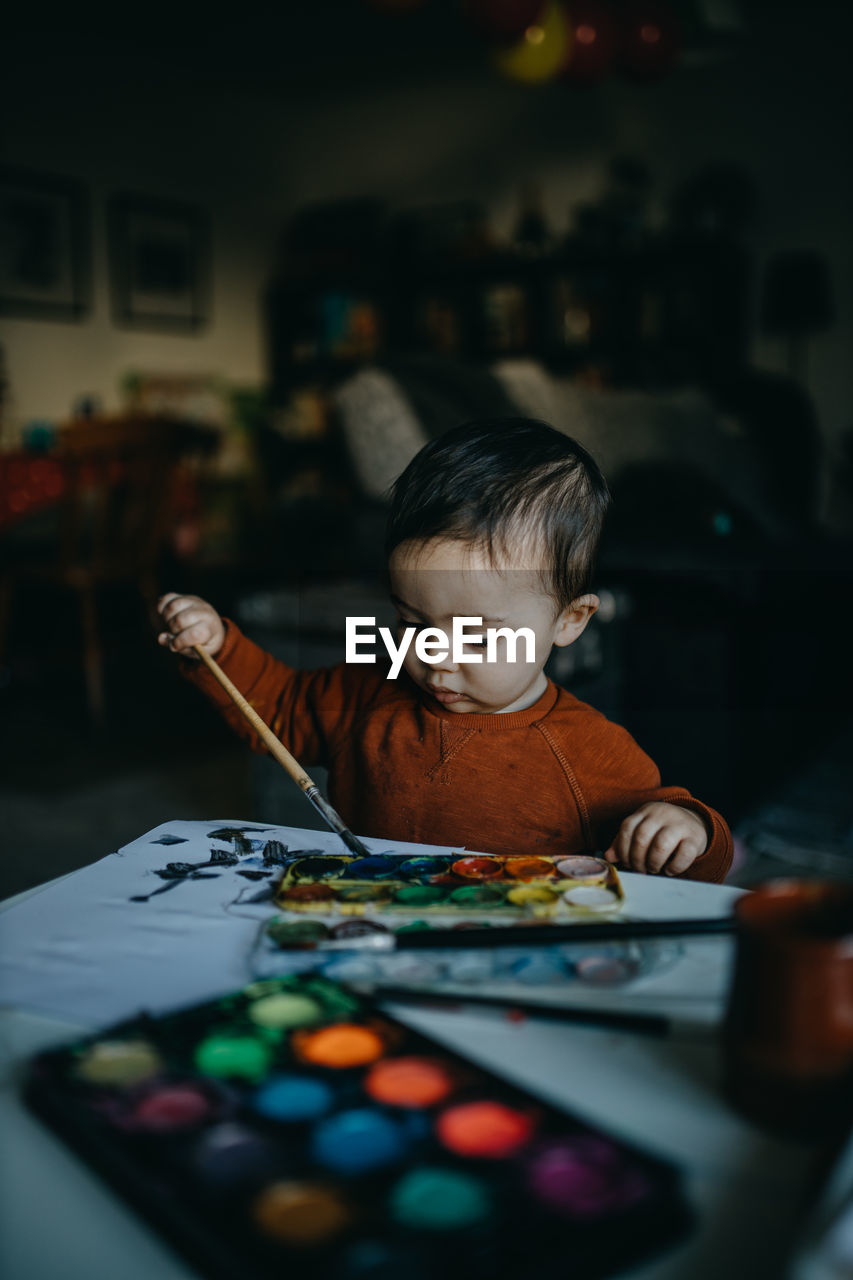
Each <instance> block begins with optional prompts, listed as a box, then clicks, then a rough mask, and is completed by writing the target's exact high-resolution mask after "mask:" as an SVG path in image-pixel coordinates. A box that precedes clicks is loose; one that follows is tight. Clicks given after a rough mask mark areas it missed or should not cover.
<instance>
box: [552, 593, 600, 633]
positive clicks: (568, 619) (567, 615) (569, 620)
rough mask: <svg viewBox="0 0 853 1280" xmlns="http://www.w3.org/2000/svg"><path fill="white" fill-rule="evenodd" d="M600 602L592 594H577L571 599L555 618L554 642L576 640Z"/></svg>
mask: <svg viewBox="0 0 853 1280" xmlns="http://www.w3.org/2000/svg"><path fill="white" fill-rule="evenodd" d="M600 604H601V601H600V600H599V598H598V596H594V595H586V596H578V598H577V600H573V601H572V603H571V604H570V605H569V607H568V609H564V610H563V612H562V613H561V614H560V616H559V618H558V619H557V626H556V631H555V633H554V644H559V645H567V644H571V643H572V642H573V641H574V640H577V638H578V636H579V635H580V633H581V632H582V631H583V629H584V627H585V626H586V624H587V623H588V622H589V620H590V618H591V617H592V615H593V614H594V613H595V611H596V609H597V608H598V606H599V605H600Z"/></svg>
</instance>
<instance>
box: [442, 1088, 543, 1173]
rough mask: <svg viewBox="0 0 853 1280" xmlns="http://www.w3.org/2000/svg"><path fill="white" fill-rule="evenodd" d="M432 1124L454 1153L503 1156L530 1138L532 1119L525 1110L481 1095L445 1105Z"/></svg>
mask: <svg viewBox="0 0 853 1280" xmlns="http://www.w3.org/2000/svg"><path fill="white" fill-rule="evenodd" d="M435 1128H436V1133H437V1134H438V1136H439V1138H440V1139H441V1141H442V1142H443V1143H444V1145H445V1146H446V1147H447V1149H448V1150H449V1151H452V1152H454V1154H455V1155H459V1156H474V1157H476V1158H478V1159H480V1160H503V1159H505V1158H506V1157H507V1156H510V1155H514V1154H515V1153H516V1152H517V1151H518V1150H519V1148H521V1147H523V1146H525V1145H526V1144H527V1143H528V1142H529V1141H530V1139H531V1137H532V1136H533V1134H534V1132H535V1128H536V1122H535V1119H534V1117H533V1116H532V1115H531V1114H530V1113H529V1112H525V1111H519V1110H516V1109H515V1108H514V1107H508V1106H506V1104H505V1103H503V1102H496V1101H494V1100H492V1099H483V1100H482V1101H479V1102H464V1103H462V1104H460V1105H459V1106H456V1107H448V1109H447V1110H446V1111H442V1113H441V1115H440V1116H439V1117H438V1119H437V1120H436V1123H435Z"/></svg>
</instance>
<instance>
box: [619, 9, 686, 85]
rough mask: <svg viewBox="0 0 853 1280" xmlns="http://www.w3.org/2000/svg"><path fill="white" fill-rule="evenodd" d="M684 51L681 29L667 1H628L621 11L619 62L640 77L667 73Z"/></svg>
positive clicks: (650, 77) (631, 74) (628, 71)
mask: <svg viewBox="0 0 853 1280" xmlns="http://www.w3.org/2000/svg"><path fill="white" fill-rule="evenodd" d="M680 52H681V29H680V27H679V24H678V20H677V18H676V16H675V14H674V13H673V11H672V9H671V8H670V7H669V5H668V4H666V3H664V0H628V3H627V4H626V5H625V8H624V9H623V11H622V39H621V49H620V58H619V61H620V64H621V66H622V69H623V71H624V72H625V73H626V74H627V75H629V76H634V77H636V78H637V79H648V80H652V79H654V78H655V77H657V76H662V75H665V73H666V72H667V71H669V70H670V69H671V67H673V66H674V65H675V63H676V61H677V59H678V55H679V53H680Z"/></svg>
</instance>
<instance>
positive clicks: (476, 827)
mask: <svg viewBox="0 0 853 1280" xmlns="http://www.w3.org/2000/svg"><path fill="white" fill-rule="evenodd" d="M217 661H218V662H219V663H220V665H221V666H222V668H223V670H224V671H226V672H227V674H228V675H229V676H230V678H231V679H232V680H233V682H234V684H235V685H236V686H237V688H238V689H239V690H240V691H241V692H242V693H243V694H244V696H245V697H246V698H247V699H248V700H249V702H250V703H251V704H252V706H253V707H254V708H255V710H256V711H257V712H258V714H259V715H260V716H261V718H262V719H263V720H265V721H266V722H267V724H269V725H270V726H271V727H272V729H273V730H274V732H275V733H276V734H277V735H278V737H279V738H280V739H281V741H282V742H283V743H284V744H285V746H286V747H287V748H288V750H289V751H291V752H292V753H293V754H294V755H295V756H296V758H297V759H298V760H299V761H300V763H302V764H303V765H305V766H306V767H310V766H311V765H314V764H322V765H326V766H327V767H328V769H329V799H330V800H331V802H332V804H333V805H334V806H335V808H336V809H338V810H339V812H340V813H341V815H342V816H343V818H344V821H345V822H346V823H347V825H348V826H350V827H351V828H352V829H353V831H356V832H359V833H360V834H362V835H369V836H378V837H379V838H380V839H383V840H388V841H389V843H393V841H395V840H414V841H419V842H422V843H425V844H441V845H457V846H460V845H464V846H466V847H467V848H469V849H476V850H482V851H484V852H487V853H530V854H537V853H543V854H566V853H581V852H585V851H588V850H599V851H601V850H604V849H606V848H607V847H608V845H609V844H610V841H611V840H612V838H613V836H614V835H615V833H616V831H617V829H618V827H619V824H620V823H621V822H622V820H623V818H626V817H627V816H628V814H629V813H633V812H634V810H635V809H638V808H639V807H640V805H642V804H646V803H647V802H648V801H650V800H665V801H669V802H670V803H672V804H678V805H682V806H683V807H684V808H686V809H691V810H692V811H693V812H694V813H697V814H698V815H699V816H700V817H701V818H702V819H703V820H704V822H705V825H706V827H707V828H708V832H709V835H710V842H709V845H708V848H707V850H706V852H705V853H704V854H703V855H702V857H701V858H698V859H697V860H696V861H695V862H694V863H693V865H692V866H691V867H689V868H688V870H687V871H686V872H685V873H684V876H685V878H686V879H690V880H712V881H720V880H722V879H723V878H724V876H725V874H726V872H727V871H728V869H729V866H730V864H731V860H732V840H731V835H730V833H729V829H728V827H727V826H726V824H725V822H724V821H723V819H722V818H721V817H720V815H719V814H718V813H715V812H714V810H713V809H710V808H708V806H707V805H704V804H702V803H701V802H700V801H698V800H695V799H694V798H693V797H692V796H691V795H690V794H689V792H687V791H685V790H683V788H681V787H662V786H661V785H660V775H659V773H658V770H657V768H656V767H655V765H654V764H653V762H652V761H651V760H650V759H649V757H648V756H647V755H646V754H645V753H644V752H643V751H641V750H640V748H639V747H638V746H637V744H636V742H634V740H633V738H632V737H631V736H630V734H629V733H627V732H626V730H625V729H622V728H620V727H619V726H618V725H615V724H613V723H611V721H609V720H607V719H605V717H604V716H603V715H601V714H600V713H599V712H598V711H596V710H594V708H592V707H590V706H587V704H586V703H584V702H580V701H579V700H578V699H577V698H575V697H574V696H573V695H572V694H571V693H568V692H567V691H566V690H565V689H562V688H559V687H558V686H557V685H555V684H554V683H553V682H551V681H549V682H548V688H547V690H546V691H545V693H543V694H542V697H541V698H539V700H538V701H537V702H535V703H534V704H533V706H532V707H527V708H526V709H525V710H524V711H511V712H508V713H507V714H501V713H497V714H495V715H463V714H458V715H457V714H455V713H454V712H452V711H447V710H446V709H445V708H443V707H441V706H440V705H439V704H438V703H434V702H433V701H432V700H431V699H428V698H427V697H424V696H422V695H421V693H420V691H419V690H418V689H417V687H416V686H415V685H414V684H413V683H412V681H410V680H409V678H408V676H406V675H405V674H402V675H401V676H400V677H399V678H398V679H396V680H386V679H385V668H383V667H382V666H381V665H380V664H378V663H377V665H375V666H363V665H347V664H346V663H341V664H340V665H339V666H334V667H323V668H320V669H319V670H316V671H297V670H294V669H293V668H291V667H288V666H285V664H284V663H282V662H279V661H278V660H277V659H275V658H273V657H272V656H271V655H270V654H269V653H266V652H265V651H264V650H263V649H259V648H258V646H257V645H255V644H253V643H252V641H251V640H249V639H248V638H247V637H246V636H244V635H243V634H242V632H241V631H240V630H239V628H238V627H236V626H235V625H234V623H233V622H227V623H226V638H225V642H224V644H223V646H222V648H221V650H220V652H219V653H218V654H217ZM184 673H185V674H186V675H187V677H188V678H189V679H190V680H192V681H193V683H194V684H197V685H198V686H199V687H200V688H201V689H203V690H204V692H205V693H206V694H207V696H208V697H209V698H210V699H211V700H212V701H213V702H214V703H215V704H216V705H217V706H218V707H219V708H220V710H221V711H222V713H223V715H224V716H225V718H226V720H228V722H229V723H230V724H231V726H232V728H234V729H235V730H236V731H237V732H238V733H239V734H240V735H241V736H242V737H244V738H248V740H249V742H250V744H251V746H252V748H253V749H254V750H256V751H261V752H263V751H265V750H266V748H265V747H264V745H263V743H262V742H261V741H260V739H259V738H258V736H257V734H255V732H254V731H253V730H252V728H251V727H250V726H249V725H248V724H247V723H246V721H245V720H244V719H243V717H242V716H241V714H240V712H239V711H238V710H237V708H236V707H235V706H234V705H233V703H232V702H231V701H230V699H229V698H228V696H227V694H226V693H225V692H224V691H223V690H222V689H221V688H220V686H219V685H218V684H217V683H216V681H215V680H214V678H213V677H212V676H211V674H210V673H209V671H208V670H207V668H206V667H204V666H203V665H202V664H201V663H196V662H189V661H188V662H186V664H185V666H184Z"/></svg>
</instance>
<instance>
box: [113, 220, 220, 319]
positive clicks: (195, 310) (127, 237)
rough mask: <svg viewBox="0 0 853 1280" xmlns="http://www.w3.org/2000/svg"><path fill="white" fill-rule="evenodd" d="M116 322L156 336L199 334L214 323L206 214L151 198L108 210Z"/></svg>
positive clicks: (208, 230) (208, 232) (208, 229)
mask: <svg viewBox="0 0 853 1280" xmlns="http://www.w3.org/2000/svg"><path fill="white" fill-rule="evenodd" d="M108 222H109V241H110V275H111V285H112V305H113V318H114V320H115V322H116V323H117V324H119V325H122V326H126V327H130V328H134V329H148V330H152V331H156V332H171V333H175V332H183V333H194V332H197V331H198V330H200V329H201V328H203V327H204V325H206V324H207V322H208V320H209V319H210V299H211V290H210V228H209V224H208V219H207V217H206V215H205V213H204V211H203V210H202V209H200V208H198V207H197V206H195V205H188V204H180V203H178V202H175V201H171V200H159V199H153V198H149V197H147V196H138V195H130V194H122V195H117V196H115V197H113V199H112V200H111V201H110V205H109V211H108Z"/></svg>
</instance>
